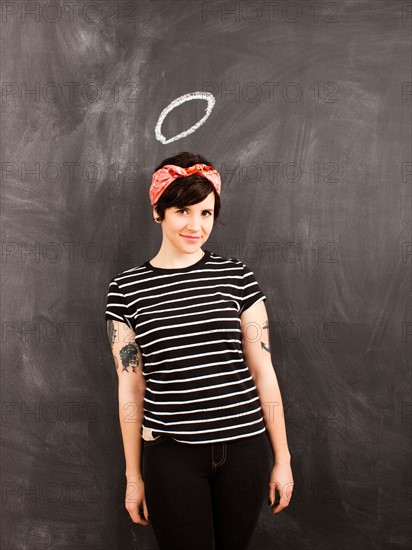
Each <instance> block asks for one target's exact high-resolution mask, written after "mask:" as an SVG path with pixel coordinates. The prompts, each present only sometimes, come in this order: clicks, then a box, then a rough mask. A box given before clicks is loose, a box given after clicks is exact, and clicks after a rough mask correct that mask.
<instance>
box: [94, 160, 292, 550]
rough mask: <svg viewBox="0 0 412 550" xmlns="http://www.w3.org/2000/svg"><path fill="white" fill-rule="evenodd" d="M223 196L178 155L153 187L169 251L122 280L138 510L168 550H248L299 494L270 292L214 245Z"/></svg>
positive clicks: (116, 338)
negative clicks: (268, 518)
mask: <svg viewBox="0 0 412 550" xmlns="http://www.w3.org/2000/svg"><path fill="white" fill-rule="evenodd" d="M220 190H221V181H220V176H219V174H218V172H217V170H215V169H214V168H213V167H212V166H211V164H210V162H209V161H207V160H206V159H205V158H204V157H202V156H201V155H194V154H191V153H180V154H178V155H176V156H174V157H171V158H168V159H165V160H164V161H163V162H162V163H161V164H160V165H159V166H158V167H157V168H156V170H155V172H154V174H153V177H152V184H151V187H150V190H149V194H150V199H151V204H152V206H153V217H154V220H155V222H157V223H159V225H161V228H162V234H163V240H162V244H161V247H160V249H159V251H158V253H157V254H156V256H155V257H154V258H152V259H151V260H150V261H146V262H144V263H143V264H141V265H139V266H138V267H134V268H132V269H128V270H126V271H123V272H121V273H119V274H118V275H116V276H115V277H114V278H113V279H112V280H111V281H110V285H109V292H108V299H107V309H106V313H105V318H106V320H107V326H108V334H109V339H110V343H111V347H112V352H113V357H114V361H115V365H116V369H117V374H118V382H119V416H120V426H121V431H122V438H123V445H124V452H125V459H126V479H127V490H126V501H125V505H126V509H127V511H128V512H129V514H130V516H131V518H132V520H133V521H134V522H135V523H138V524H140V525H149V524H151V525H152V527H153V531H154V534H155V537H156V539H157V541H158V544H159V547H160V549H161V550H194V549H196V550H212V549H213V548H215V549H216V550H243V549H246V548H248V545H249V543H250V540H251V538H252V534H253V531H254V529H255V527H256V525H257V522H258V519H259V514H260V512H261V509H262V504H263V501H264V498H265V495H266V496H268V498H269V504H270V505H271V506H272V511H273V512H274V513H278V512H280V511H281V510H282V509H283V508H285V507H286V506H287V505H288V503H289V501H290V498H291V494H292V489H293V476H292V471H291V466H290V453H289V449H288V444H287V438H286V431H285V423H284V417H283V407H282V398H281V394H280V391H279V387H278V383H277V379H276V375H275V371H274V368H273V365H272V362H271V355H270V349H269V323H268V318H267V313H266V307H265V304H264V301H265V300H266V296H265V295H264V294H263V292H262V290H261V289H260V287H259V284H258V282H257V281H256V279H255V276H254V274H253V272H252V271H251V270H250V269H249V268H248V267H247V266H246V265H245V264H244V263H243V262H242V261H241V260H240V259H238V258H235V257H231V258H225V257H223V256H220V255H219V254H216V253H214V252H211V251H208V250H203V249H202V246H203V245H204V244H205V243H206V241H207V240H208V238H209V236H210V234H211V232H212V229H213V227H214V225H215V223H216V221H217V220H218V216H219V210H220ZM275 491H277V492H278V493H279V495H280V500H279V502H278V503H277V502H276V503H275V502H274V501H275V494H277V493H275ZM149 518H150V520H149Z"/></svg>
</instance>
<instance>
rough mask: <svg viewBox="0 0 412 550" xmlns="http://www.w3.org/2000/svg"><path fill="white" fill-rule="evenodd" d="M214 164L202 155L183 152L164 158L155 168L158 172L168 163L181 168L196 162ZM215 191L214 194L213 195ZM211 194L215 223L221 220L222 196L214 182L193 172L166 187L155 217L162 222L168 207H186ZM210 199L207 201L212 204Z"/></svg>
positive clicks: (155, 209)
mask: <svg viewBox="0 0 412 550" xmlns="http://www.w3.org/2000/svg"><path fill="white" fill-rule="evenodd" d="M199 163H200V164H206V165H209V166H212V164H211V163H210V162H209V161H208V160H207V159H206V158H205V157H203V156H202V155H197V154H193V153H188V152H183V153H179V154H177V155H175V156H173V157H169V158H167V159H165V160H163V161H162V162H161V163H160V164H159V165H158V166H157V167H156V169H155V170H154V172H157V170H159V169H160V168H163V167H164V166H165V165H166V164H173V165H175V166H180V167H181V168H189V167H190V166H193V165H194V164H199ZM211 193H213V195H211ZM209 195H211V197H214V201H212V203H213V224H215V222H216V221H220V220H219V212H220V197H219V194H218V193H217V191H216V189H215V187H214V186H213V184H212V183H211V182H210V181H209V180H208V179H206V178H205V177H204V176H202V175H201V174H191V175H189V176H185V177H179V178H176V179H175V180H174V181H173V182H172V183H171V184H170V185H168V186H167V187H166V189H165V190H164V191H163V193H162V194H161V195H160V197H159V199H158V201H157V202H156V203H155V205H154V207H153V215H154V217H155V219H157V220H158V221H160V222H162V221H163V220H164V219H165V216H166V210H167V209H168V208H174V209H176V208H184V207H186V206H191V205H195V204H198V203H201V202H203V201H204V200H205V199H206V197H208V196H209ZM210 203H211V201H210V199H209V200H208V201H207V204H208V206H209V205H210Z"/></svg>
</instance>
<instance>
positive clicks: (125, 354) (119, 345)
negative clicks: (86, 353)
mask: <svg viewBox="0 0 412 550" xmlns="http://www.w3.org/2000/svg"><path fill="white" fill-rule="evenodd" d="M107 333H108V336H109V340H110V345H111V348H112V353H113V359H114V363H115V366H116V372H117V376H118V392H119V420H120V428H121V432H122V438H123V448H124V454H125V460H126V472H125V473H126V477H127V480H128V482H130V481H134V480H140V479H142V471H141V449H142V437H141V434H142V423H143V399H144V394H145V390H146V381H145V378H144V376H143V372H142V367H143V362H142V355H141V351H140V348H139V346H138V345H137V344H136V341H135V337H136V334H135V333H134V332H133V331H132V330H131V329H130V328H129V327H128V325H127V324H126V323H121V322H119V321H112V320H110V319H109V320H108V321H107Z"/></svg>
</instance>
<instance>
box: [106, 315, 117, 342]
mask: <svg viewBox="0 0 412 550" xmlns="http://www.w3.org/2000/svg"><path fill="white" fill-rule="evenodd" d="M107 335H108V337H109V341H110V344H112V345H113V344H114V342H115V341H116V329H115V328H114V323H113V321H112V320H111V319H108V320H107Z"/></svg>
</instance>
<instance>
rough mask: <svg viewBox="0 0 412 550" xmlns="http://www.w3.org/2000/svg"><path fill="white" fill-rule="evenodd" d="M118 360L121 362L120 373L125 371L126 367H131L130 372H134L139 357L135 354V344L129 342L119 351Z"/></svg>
mask: <svg viewBox="0 0 412 550" xmlns="http://www.w3.org/2000/svg"><path fill="white" fill-rule="evenodd" d="M120 359H121V360H122V366H123V369H122V372H123V371H126V372H129V371H128V370H127V368H128V367H132V371H133V372H136V371H137V368H138V366H139V356H138V354H137V346H136V344H135V343H133V342H130V343H129V344H127V345H126V346H124V347H123V348H122V349H121V350H120Z"/></svg>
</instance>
